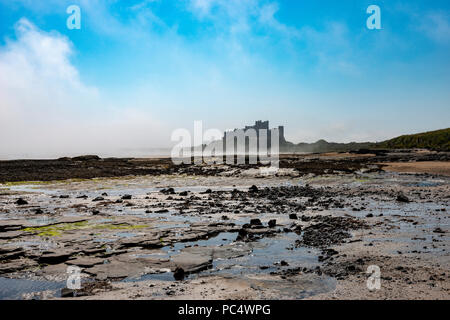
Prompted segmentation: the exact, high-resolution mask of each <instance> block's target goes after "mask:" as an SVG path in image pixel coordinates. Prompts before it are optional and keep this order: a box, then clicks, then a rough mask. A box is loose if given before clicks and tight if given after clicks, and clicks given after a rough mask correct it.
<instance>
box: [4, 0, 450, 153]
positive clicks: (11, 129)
mask: <svg viewBox="0 0 450 320" xmlns="http://www.w3.org/2000/svg"><path fill="white" fill-rule="evenodd" d="M72 4H76V5H79V7H80V8H81V29H80V30H69V29H68V28H67V26H66V20H67V18H68V17H69V14H67V13H66V9H67V7H68V6H69V5H72ZM371 4H376V5H378V6H380V8H381V23H382V29H381V30H369V29H367V27H366V20H367V18H368V17H369V14H367V13H366V9H367V7H368V6H369V5H371ZM449 58H450V3H449V2H448V1H441V0H436V1H432V2H430V1H423V0H422V1H420V0H412V1H395V0H392V1H357V0H348V1H342V2H337V1H331V0H322V1H311V2H308V3H305V2H300V1H295V2H293V1H287V0H278V1H271V0H247V1H244V0H241V1H239V0H228V1H227V0H209V1H208V0H177V1H165V0H139V1H138V0H134V1H118V0H108V1H97V0H93V1H87V0H80V1H65V0H62V1H58V0H49V1H45V2H42V1H41V2H36V1H31V0H12V1H11V0H9V1H7V0H0V158H17V157H22V158H24V157H29V158H52V157H58V156H65V155H68V156H70V155H79V154H98V155H101V156H102V155H105V156H106V155H108V156H113V155H116V156H126V155H131V153H132V151H125V150H142V149H149V148H165V147H169V146H171V145H173V144H174V143H175V142H171V141H170V137H171V133H172V131H173V130H175V129H177V128H186V129H188V130H191V131H192V130H193V123H194V121H195V120H202V121H203V127H204V129H205V130H206V129H210V128H217V129H220V130H221V131H224V130H226V129H233V128H240V127H243V126H245V125H248V124H253V123H254V121H255V120H270V122H271V127H276V126H278V125H284V126H285V134H286V139H287V140H289V141H291V142H294V143H298V142H315V141H317V140H319V139H325V140H327V141H333V142H352V141H356V142H363V141H382V140H385V139H390V138H393V137H395V136H399V135H402V134H410V133H418V132H424V131H432V130H437V129H443V128H448V127H449V122H448V119H450V90H448V84H449V83H450V81H449V80H450V59H449Z"/></svg>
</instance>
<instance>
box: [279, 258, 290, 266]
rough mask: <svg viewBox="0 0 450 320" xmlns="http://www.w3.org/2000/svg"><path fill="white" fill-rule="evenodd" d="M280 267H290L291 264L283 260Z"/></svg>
mask: <svg viewBox="0 0 450 320" xmlns="http://www.w3.org/2000/svg"><path fill="white" fill-rule="evenodd" d="M280 265H281V266H284V267H285V266H288V265H289V263H287V262H286V261H284V260H281V261H280Z"/></svg>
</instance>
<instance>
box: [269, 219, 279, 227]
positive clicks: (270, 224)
mask: <svg viewBox="0 0 450 320" xmlns="http://www.w3.org/2000/svg"><path fill="white" fill-rule="evenodd" d="M268 225H269V228H275V226H276V225H277V220H275V219H273V220H270V221H269V223H268Z"/></svg>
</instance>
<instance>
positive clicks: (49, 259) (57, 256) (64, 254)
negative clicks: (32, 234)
mask: <svg viewBox="0 0 450 320" xmlns="http://www.w3.org/2000/svg"><path fill="white" fill-rule="evenodd" d="M76 253H78V252H76V251H69V250H60V251H54V252H49V253H45V254H43V255H41V256H40V257H39V258H38V260H39V263H47V264H59V263H62V262H65V261H67V260H68V259H69V258H70V257H71V256H72V255H74V254H76Z"/></svg>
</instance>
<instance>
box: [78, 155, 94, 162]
mask: <svg viewBox="0 0 450 320" xmlns="http://www.w3.org/2000/svg"><path fill="white" fill-rule="evenodd" d="M72 160H73V161H97V160H100V157H99V156H95V155H86V156H79V157H74V158H72Z"/></svg>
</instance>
